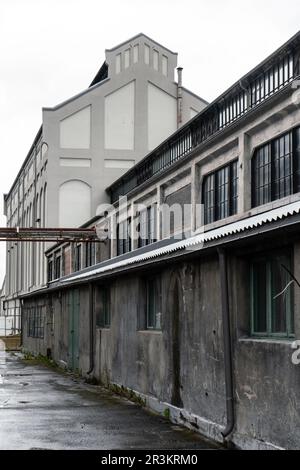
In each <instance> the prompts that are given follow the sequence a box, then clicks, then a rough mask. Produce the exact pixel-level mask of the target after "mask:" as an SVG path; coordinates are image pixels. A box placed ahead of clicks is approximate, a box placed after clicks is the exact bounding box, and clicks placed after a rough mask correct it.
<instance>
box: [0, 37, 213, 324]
mask: <svg viewBox="0 0 300 470" xmlns="http://www.w3.org/2000/svg"><path fill="white" fill-rule="evenodd" d="M176 67H177V53H174V52H172V51H170V50H169V49H167V48H165V47H163V46H162V45H160V44H158V43H157V42H156V41H153V40H152V39H150V38H149V37H147V36H146V35H144V34H142V33H141V34H138V35H137V36H135V37H133V38H131V39H129V40H128V41H126V42H124V43H122V44H120V45H118V46H116V47H114V48H112V49H109V50H106V51H105V61H104V62H103V64H102V66H101V67H100V69H99V71H98V72H97V74H96V76H95V78H94V79H93V80H92V82H91V84H90V86H89V87H88V88H87V89H85V90H83V91H82V92H81V93H79V94H78V95H76V96H73V97H71V98H69V99H67V100H66V101H64V102H63V103H60V104H58V105H57V106H55V107H53V108H43V110H42V111H43V112H42V115H43V122H42V126H41V127H40V129H39V130H38V133H37V135H36V137H35V139H34V141H33V144H32V147H31V148H30V150H29V152H28V155H27V157H26V159H25V161H24V163H23V165H22V167H21V169H20V171H19V173H18V175H17V176H16V179H15V181H14V183H13V185H12V187H11V189H10V191H9V193H8V194H5V195H4V212H5V215H6V216H7V226H8V227H33V228H39V227H79V226H80V225H82V224H83V223H85V222H86V221H87V220H88V219H90V218H92V217H94V216H95V215H96V211H97V207H98V205H99V204H100V203H103V202H108V201H109V197H108V195H107V193H106V191H105V189H106V187H107V186H108V185H109V184H110V183H113V181H115V180H116V179H117V178H118V177H120V176H121V175H122V174H123V173H124V172H125V171H126V170H127V169H128V168H130V167H132V166H133V165H134V164H135V163H137V162H138V161H139V160H141V159H142V158H143V157H144V156H145V155H146V154H147V153H148V152H149V151H150V150H152V149H153V148H155V147H156V146H157V145H158V144H160V143H161V142H162V141H163V140H164V139H165V138H167V137H169V136H170V135H171V134H172V133H173V132H174V131H175V130H176V129H178V128H179V127H181V126H182V125H183V124H184V123H186V122H187V121H189V120H190V118H191V117H193V116H195V115H196V114H197V113H198V112H199V111H201V110H202V109H203V108H204V107H205V106H206V104H207V102H206V101H204V100H203V99H201V98H200V97H198V96H196V95H195V94H193V93H191V92H190V91H189V90H187V89H186V88H184V87H183V86H182V83H181V82H179V83H177V82H175V81H174V80H175V78H174V75H175V69H176ZM178 73H179V78H180V76H181V70H180V69H179V71H178ZM74 208H76V210H74ZM46 248H47V244H46V243H43V242H40V243H22V244H18V243H9V244H8V245H7V259H6V278H5V287H4V292H5V298H6V301H5V309H6V315H7V316H10V317H19V318H20V315H19V313H20V302H19V299H20V296H21V295H22V294H24V293H26V292H33V291H34V290H36V289H39V288H40V287H41V286H43V285H45V283H46V280H47V278H46V264H45V257H44V252H45V249H46ZM19 327H20V324H17V325H16V331H17V330H18V328H19Z"/></svg>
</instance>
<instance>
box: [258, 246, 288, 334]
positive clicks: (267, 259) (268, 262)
mask: <svg viewBox="0 0 300 470" xmlns="http://www.w3.org/2000/svg"><path fill="white" fill-rule="evenodd" d="M281 255H285V256H287V257H288V258H289V268H290V269H291V271H292V272H293V270H294V266H293V264H294V263H293V260H294V257H293V250H292V249H286V250H281V251H279V252H272V253H269V254H262V255H261V256H257V257H256V258H255V259H254V260H253V261H251V263H250V310H251V317H250V334H251V337H252V338H260V339H267V338H271V339H272V338H273V339H290V340H292V339H294V338H295V320H294V318H295V317H294V315H295V311H294V289H293V291H292V292H291V289H290V288H289V289H288V292H287V296H288V299H287V300H286V304H287V305H289V311H287V312H286V319H285V321H286V331H285V332H280V333H276V332H273V331H272V329H273V320H274V310H273V300H274V297H273V298H272V296H273V294H274V292H273V283H272V280H273V275H272V262H273V261H274V259H276V257H279V256H281ZM258 261H262V262H263V263H264V264H265V269H266V314H265V315H266V331H265V332H256V331H255V316H256V312H255V299H256V288H255V278H254V274H255V273H254V269H255V263H257V262H258ZM291 280H292V279H291ZM292 322H293V325H292Z"/></svg>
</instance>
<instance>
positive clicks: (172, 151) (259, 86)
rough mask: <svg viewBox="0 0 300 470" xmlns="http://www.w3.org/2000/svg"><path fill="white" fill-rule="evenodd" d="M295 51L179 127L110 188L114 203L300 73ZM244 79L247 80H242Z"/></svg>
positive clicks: (258, 71)
mask: <svg viewBox="0 0 300 470" xmlns="http://www.w3.org/2000/svg"><path fill="white" fill-rule="evenodd" d="M294 54H295V53H294V50H293V48H291V50H287V49H285V50H284V51H281V53H280V54H279V55H277V56H275V57H273V58H272V61H271V62H268V63H267V64H266V63H265V64H263V65H262V66H260V67H258V68H257V69H256V70H255V71H254V72H252V73H251V74H250V75H249V76H247V77H246V78H245V79H244V80H241V81H240V82H239V83H238V84H237V85H235V86H234V87H232V88H231V89H230V90H229V91H228V92H227V93H225V94H224V95H222V96H221V98H219V99H218V100H216V101H215V102H214V103H212V104H211V105H209V106H208V107H207V108H206V109H204V110H203V111H202V112H201V113H200V114H199V115H198V116H197V117H196V118H195V119H194V120H193V121H191V122H190V123H189V124H187V125H186V126H184V127H183V128H182V129H179V130H178V131H177V132H176V134H174V135H173V136H171V137H170V139H169V140H167V141H166V142H164V143H163V144H162V145H160V146H159V147H158V148H157V149H155V150H154V151H153V152H152V153H150V154H149V155H148V157H146V158H145V159H144V160H143V161H142V162H140V163H138V164H137V165H136V166H135V167H134V168H133V169H132V170H131V171H129V172H128V173H127V174H125V175H124V177H123V178H121V179H120V180H118V181H116V182H115V183H114V184H113V185H112V186H111V187H110V195H111V202H112V203H114V202H115V201H117V200H118V199H119V197H121V196H124V195H125V194H128V193H129V192H130V191H132V190H133V189H134V188H136V187H138V186H139V185H141V184H142V183H144V182H145V181H147V180H149V179H150V178H152V177H153V176H154V175H156V174H157V173H159V172H161V171H163V170H164V169H166V168H168V167H169V166H171V165H172V164H173V163H175V162H176V161H178V160H179V159H181V158H183V157H185V156H186V155H187V154H188V153H190V152H191V151H192V150H193V149H195V148H196V147H197V146H198V145H200V144H201V143H202V142H204V141H205V140H207V139H208V138H209V137H211V136H212V135H214V134H216V133H217V132H218V131H221V130H222V129H224V128H225V127H227V126H228V125H230V124H231V123H233V122H234V121H236V120H238V119H239V118H241V117H242V116H244V115H245V114H246V113H248V112H249V111H250V110H251V109H253V108H255V107H256V106H258V105H259V104H260V103H262V102H263V101H265V100H266V99H267V98H269V97H271V96H272V95H274V94H275V93H277V92H278V91H279V90H281V89H282V88H283V87H285V86H286V85H288V84H289V83H290V82H291V81H292V80H293V79H294V78H296V76H298V73H299V71H298V61H296V60H295V57H294ZM243 82H244V83H243Z"/></svg>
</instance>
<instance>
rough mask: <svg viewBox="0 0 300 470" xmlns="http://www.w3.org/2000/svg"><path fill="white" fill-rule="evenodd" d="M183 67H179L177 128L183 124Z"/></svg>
mask: <svg viewBox="0 0 300 470" xmlns="http://www.w3.org/2000/svg"><path fill="white" fill-rule="evenodd" d="M182 70H183V68H182V67H177V74H178V83H177V128H178V129H179V127H181V125H182Z"/></svg>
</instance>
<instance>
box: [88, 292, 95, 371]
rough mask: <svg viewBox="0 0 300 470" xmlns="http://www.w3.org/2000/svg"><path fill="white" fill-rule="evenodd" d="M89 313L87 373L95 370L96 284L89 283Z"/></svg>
mask: <svg viewBox="0 0 300 470" xmlns="http://www.w3.org/2000/svg"><path fill="white" fill-rule="evenodd" d="M89 313H90V368H89V370H88V371H87V375H90V374H91V373H92V372H93V371H94V285H93V284H92V283H90V284H89Z"/></svg>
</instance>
